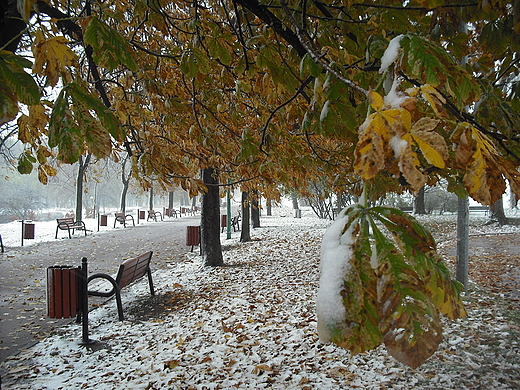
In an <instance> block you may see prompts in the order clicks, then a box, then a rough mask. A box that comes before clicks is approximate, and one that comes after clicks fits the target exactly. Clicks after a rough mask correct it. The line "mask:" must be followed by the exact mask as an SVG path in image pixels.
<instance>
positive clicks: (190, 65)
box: [180, 50, 197, 79]
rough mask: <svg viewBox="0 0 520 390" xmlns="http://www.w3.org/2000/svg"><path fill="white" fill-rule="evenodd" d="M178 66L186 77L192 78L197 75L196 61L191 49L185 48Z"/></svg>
mask: <svg viewBox="0 0 520 390" xmlns="http://www.w3.org/2000/svg"><path fill="white" fill-rule="evenodd" d="M180 67H181V71H182V73H184V75H185V76H186V77H187V78H189V79H193V78H194V77H195V76H197V63H196V61H195V56H194V55H193V52H192V51H191V50H186V51H185V52H184V53H182V57H181V65H180Z"/></svg>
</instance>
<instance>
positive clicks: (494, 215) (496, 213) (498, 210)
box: [489, 198, 507, 226]
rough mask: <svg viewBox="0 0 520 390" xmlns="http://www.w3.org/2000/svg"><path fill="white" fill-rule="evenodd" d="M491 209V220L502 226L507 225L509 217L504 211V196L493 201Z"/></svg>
mask: <svg viewBox="0 0 520 390" xmlns="http://www.w3.org/2000/svg"><path fill="white" fill-rule="evenodd" d="M489 209H490V211H491V213H490V215H489V219H490V220H491V221H493V222H498V224H499V225H500V226H502V225H507V218H506V214H505V213H504V201H503V200H502V198H500V199H499V200H497V201H496V202H495V203H493V204H492V205H491V207H490V208H489Z"/></svg>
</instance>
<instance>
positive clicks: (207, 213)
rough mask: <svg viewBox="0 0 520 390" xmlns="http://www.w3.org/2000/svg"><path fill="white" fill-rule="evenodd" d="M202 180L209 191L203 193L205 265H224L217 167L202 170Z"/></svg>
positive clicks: (201, 220)
mask: <svg viewBox="0 0 520 390" xmlns="http://www.w3.org/2000/svg"><path fill="white" fill-rule="evenodd" d="M202 180H203V181H204V184H205V185H206V187H207V188H208V191H207V192H206V193H205V194H204V195H202V212H201V216H200V245H201V249H202V258H203V264H204V265H205V266H212V267H216V266H221V265H224V260H223V257H222V245H221V244H220V196H219V187H218V184H219V180H218V172H217V170H216V169H215V168H205V169H203V170H202Z"/></svg>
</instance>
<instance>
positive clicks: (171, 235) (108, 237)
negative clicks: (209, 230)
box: [0, 216, 200, 374]
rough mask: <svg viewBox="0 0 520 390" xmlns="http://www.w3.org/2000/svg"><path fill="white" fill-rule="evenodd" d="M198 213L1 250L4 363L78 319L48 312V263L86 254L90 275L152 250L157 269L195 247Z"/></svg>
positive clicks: (70, 261) (75, 262)
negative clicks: (192, 229)
mask: <svg viewBox="0 0 520 390" xmlns="http://www.w3.org/2000/svg"><path fill="white" fill-rule="evenodd" d="M199 218H200V217H199V216H195V217H183V218H172V219H166V220H165V221H161V222H151V223H147V224H140V225H137V226H135V227H133V226H129V227H127V228H126V229H125V228H123V227H121V228H117V229H114V230H109V231H106V232H101V233H97V232H96V233H94V234H89V235H88V236H87V237H85V236H84V235H83V233H81V234H77V235H76V236H74V237H73V238H72V239H68V238H64V239H61V240H57V241H49V242H43V243H39V244H35V245H31V246H26V247H15V248H7V250H6V252H5V253H3V254H1V255H0V297H1V298H0V362H3V361H4V360H6V359H9V357H10V356H13V355H16V354H17V353H18V352H19V351H20V350H22V349H24V348H27V347H29V346H31V345H32V344H34V343H35V342H38V341H39V340H40V339H41V338H43V337H45V336H46V335H47V334H49V332H51V331H52V330H53V329H55V328H56V327H59V326H61V325H63V324H65V323H68V322H71V321H73V319H61V320H55V319H50V318H47V316H46V311H47V302H46V283H47V281H46V269H47V267H49V266H54V265H69V266H80V265H81V259H82V257H86V258H87V259H88V270H89V274H92V273H98V272H101V273H107V274H109V275H115V274H116V272H117V269H118V267H119V264H120V263H121V262H122V261H124V260H126V259H128V258H132V257H136V256H138V255H140V254H142V253H145V252H147V251H150V250H152V251H153V252H154V254H153V257H152V262H151V268H152V272H154V271H155V270H157V269H159V268H161V267H166V266H167V265H168V264H173V263H175V262H178V261H181V260H182V259H183V258H184V256H185V254H186V253H187V252H188V251H189V250H190V249H191V248H190V247H187V246H186V245H185V244H186V242H185V241H186V226H189V225H198V224H199ZM101 229H103V228H101ZM91 299H92V298H89V303H91V302H90V301H91ZM94 299H101V298H94ZM0 374H1V373H0Z"/></svg>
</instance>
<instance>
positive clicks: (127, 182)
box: [119, 156, 132, 213]
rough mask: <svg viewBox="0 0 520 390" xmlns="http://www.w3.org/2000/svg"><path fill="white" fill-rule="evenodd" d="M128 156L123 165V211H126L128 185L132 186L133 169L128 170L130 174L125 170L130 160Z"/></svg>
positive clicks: (121, 206) (121, 208) (121, 207)
mask: <svg viewBox="0 0 520 390" xmlns="http://www.w3.org/2000/svg"><path fill="white" fill-rule="evenodd" d="M128 157H129V156H127V157H126V158H125V160H124V161H123V166H122V167H121V182H122V183H123V190H122V191H121V203H120V207H119V208H120V210H121V212H122V213H124V212H125V211H126V195H127V194H128V187H129V186H130V178H131V177H132V169H130V172H128V175H127V174H126V172H125V167H126V162H127V161H128Z"/></svg>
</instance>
